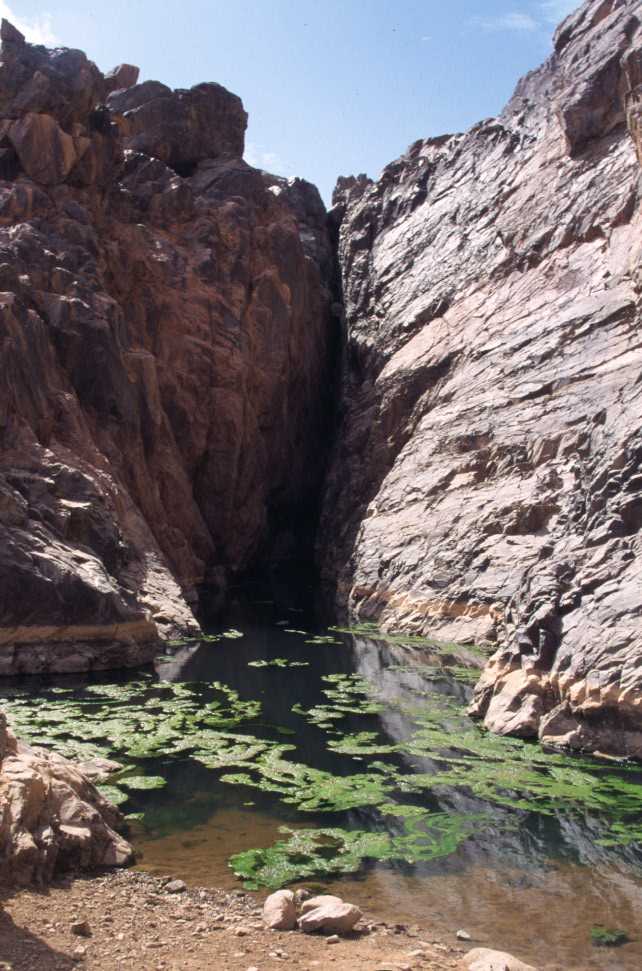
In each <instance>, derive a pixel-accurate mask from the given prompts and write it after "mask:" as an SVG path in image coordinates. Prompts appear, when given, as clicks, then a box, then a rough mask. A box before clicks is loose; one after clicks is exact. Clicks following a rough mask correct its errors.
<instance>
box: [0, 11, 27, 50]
mask: <svg viewBox="0 0 642 971" xmlns="http://www.w3.org/2000/svg"><path fill="white" fill-rule="evenodd" d="M0 40H1V41H2V43H3V44H24V43H25V36H24V34H21V33H20V31H19V30H18V28H17V27H14V26H13V24H11V23H9V21H8V20H5V18H4V17H3V18H2V23H1V24H0Z"/></svg>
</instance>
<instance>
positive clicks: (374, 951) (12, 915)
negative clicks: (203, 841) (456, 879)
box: [0, 870, 465, 971]
mask: <svg viewBox="0 0 642 971" xmlns="http://www.w3.org/2000/svg"><path fill="white" fill-rule="evenodd" d="M168 887H170V889H171V887H172V885H171V884H170V883H169V878H167V879H163V878H158V877H154V876H150V875H149V874H144V873H138V872H135V871H131V870H121V871H116V872H110V873H108V874H106V875H100V876H94V877H91V878H87V877H75V878H69V879H65V880H64V881H58V882H56V883H54V884H53V885H52V886H51V887H49V888H47V889H46V890H43V891H40V892H38V891H33V890H22V891H18V892H13V893H11V892H5V893H3V894H2V897H1V898H0V899H2V905H1V909H0V969H2V971H5V969H12V971H54V969H55V971H67V969H71V968H74V969H82V968H88V969H91V971H119V969H134V971H197V969H198V971H277V969H283V968H285V967H295V968H296V969H297V971H299V969H300V971H307V969H309V971H324V969H326V968H327V969H331V971H406V969H413V971H414V969H417V971H447V969H451V968H457V967H458V965H459V960H460V957H461V955H462V954H463V953H465V952H464V950H462V949H461V948H458V947H454V946H452V944H445V943H442V942H441V941H438V940H436V939H435V938H434V937H433V936H432V935H431V934H430V932H429V931H428V930H427V929H425V928H420V927H418V926H412V927H406V926H404V925H399V924H397V925H390V924H383V923H381V922H379V921H374V920H371V919H369V918H368V917H367V916H366V917H364V919H362V920H361V921H360V922H359V924H358V925H357V928H356V930H355V933H353V934H351V935H350V936H349V937H346V938H342V939H341V940H340V941H339V942H338V943H334V944H328V943H327V941H326V939H325V938H324V937H322V936H318V935H305V934H302V933H300V932H289V933H288V932H285V933H284V932H280V933H279V932H276V931H267V930H265V929H264V927H263V925H262V922H261V907H262V899H258V898H257V897H255V896H253V895H251V894H245V893H243V892H242V891H235V892H233V893H227V892H224V891H211V890H194V889H185V890H183V891H182V892H176V893H172V892H169V891H168ZM3 962H4V963H3Z"/></svg>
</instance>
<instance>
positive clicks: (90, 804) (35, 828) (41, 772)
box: [0, 712, 134, 886]
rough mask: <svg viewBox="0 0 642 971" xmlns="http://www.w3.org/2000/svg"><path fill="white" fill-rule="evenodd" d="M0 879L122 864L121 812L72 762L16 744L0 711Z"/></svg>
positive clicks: (127, 859)
mask: <svg viewBox="0 0 642 971" xmlns="http://www.w3.org/2000/svg"><path fill="white" fill-rule="evenodd" d="M0 791H1V792H2V800H1V802H0V876H1V877H2V878H3V879H4V880H6V881H7V882H8V883H15V884H18V885H22V886H25V885H27V884H31V883H37V884H44V883H47V882H48V881H49V880H51V878H52V876H53V874H54V872H55V871H57V870H63V869H66V868H77V867H81V868H86V869H91V868H93V867H103V866H124V865H126V864H128V863H131V862H132V861H133V859H134V853H133V850H132V848H131V846H130V845H129V843H127V841H126V840H124V839H123V837H122V836H119V834H118V832H117V831H116V828H117V827H118V826H120V825H121V823H122V821H123V817H122V814H121V813H120V812H119V811H118V809H116V807H115V806H112V805H111V804H110V803H109V802H107V800H106V799H104V798H103V796H101V795H100V793H99V792H98V790H97V789H96V788H95V787H94V786H93V785H92V783H91V782H90V781H89V780H88V779H87V778H86V777H85V776H83V775H82V773H81V772H80V771H79V769H78V768H77V767H76V766H75V765H73V763H71V762H69V761H67V759H64V758H62V757H61V756H59V755H55V754H54V753H52V752H48V751H45V750H44V749H35V748H30V747H29V746H27V745H23V744H21V743H19V742H17V741H16V738H15V736H14V735H13V733H12V732H11V731H10V729H9V728H8V726H7V721H6V717H5V715H4V714H3V713H2V712H0Z"/></svg>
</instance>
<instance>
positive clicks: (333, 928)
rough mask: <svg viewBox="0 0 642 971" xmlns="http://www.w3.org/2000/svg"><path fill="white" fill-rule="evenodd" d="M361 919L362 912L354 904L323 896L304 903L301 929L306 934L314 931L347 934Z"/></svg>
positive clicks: (326, 895)
mask: <svg viewBox="0 0 642 971" xmlns="http://www.w3.org/2000/svg"><path fill="white" fill-rule="evenodd" d="M361 917H362V913H361V911H360V910H359V908H358V907H356V906H355V905H354V904H348V903H345V902H344V901H343V900H342V899H341V897H334V896H332V895H331V894H322V895H321V896H319V897H311V898H310V900H306V901H305V902H304V903H303V905H302V907H301V916H300V917H299V927H300V928H301V930H302V931H303V932H304V933H305V934H312V933H313V932H314V931H322V932H323V933H324V934H347V933H349V931H351V930H352V928H353V927H354V925H355V924H356V923H357V921H358V920H360V919H361Z"/></svg>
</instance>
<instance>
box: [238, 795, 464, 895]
mask: <svg viewBox="0 0 642 971" xmlns="http://www.w3.org/2000/svg"><path fill="white" fill-rule="evenodd" d="M389 808H390V813H391V815H394V816H395V817H396V818H397V819H398V821H399V824H400V829H401V831H400V832H399V833H395V834H391V833H389V832H385V831H383V832H377V831H365V830H347V829H342V828H337V827H326V828H320V829H300V830H292V829H289V828H288V827H286V826H282V827H281V828H280V830H279V832H281V833H283V834H285V835H287V836H288V839H285V840H278V841H277V842H276V843H274V844H273V845H272V846H270V847H267V848H265V849H252V850H246V851H244V852H242V853H237V854H236V855H234V856H232V857H231V858H230V861H229V865H230V867H231V868H232V870H233V871H234V873H235V875H236V876H238V877H240V878H242V879H243V881H244V885H245V887H246V889H248V890H259V889H261V888H269V889H277V888H279V887H283V886H285V885H286V884H288V883H292V882H293V881H295V880H304V879H305V878H306V877H314V876H321V875H341V874H347V873H356V872H357V871H358V870H360V869H361V867H362V866H363V864H364V863H365V862H367V861H369V860H377V861H379V862H392V861H403V862H406V863H410V864H413V863H416V862H419V861H422V862H426V861H431V860H436V859H439V858H440V857H444V856H449V855H450V854H451V853H453V852H454V851H455V850H456V849H457V847H458V846H459V845H460V844H461V843H462V842H463V841H464V840H466V839H468V837H469V836H470V834H471V832H472V829H473V825H474V820H473V818H471V817H465V816H457V815H453V814H447V813H429V812H426V811H425V810H423V809H420V808H418V807H415V806H403V805H401V806H391V807H389Z"/></svg>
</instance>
